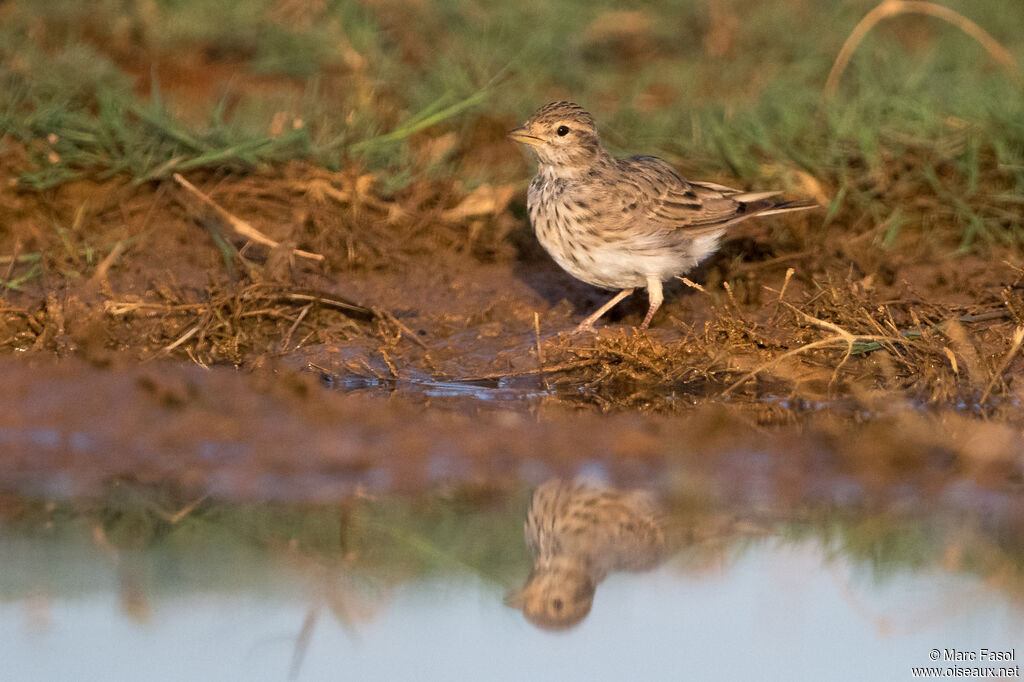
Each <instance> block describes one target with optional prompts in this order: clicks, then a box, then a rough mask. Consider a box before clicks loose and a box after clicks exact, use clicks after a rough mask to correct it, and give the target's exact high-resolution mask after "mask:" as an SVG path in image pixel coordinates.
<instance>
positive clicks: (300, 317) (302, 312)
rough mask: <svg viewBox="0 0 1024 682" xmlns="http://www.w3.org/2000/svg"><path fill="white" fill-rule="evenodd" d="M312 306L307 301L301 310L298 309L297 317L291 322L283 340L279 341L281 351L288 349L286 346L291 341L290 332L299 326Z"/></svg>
mask: <svg viewBox="0 0 1024 682" xmlns="http://www.w3.org/2000/svg"><path fill="white" fill-rule="evenodd" d="M312 307H313V304H312V303H307V304H306V305H305V306H303V307H302V310H300V311H299V315H298V317H296V318H295V321H294V322H292V326H291V327H289V328H288V333H287V334H285V335H284V340H283V341H281V346H280V348H281V350H282V351H286V350H288V346H289V344H291V342H292V334H294V333H295V330H296V329H298V328H299V325H300V324H302V320H304V319H305V318H306V315H307V314H308V313H309V309H310V308H312Z"/></svg>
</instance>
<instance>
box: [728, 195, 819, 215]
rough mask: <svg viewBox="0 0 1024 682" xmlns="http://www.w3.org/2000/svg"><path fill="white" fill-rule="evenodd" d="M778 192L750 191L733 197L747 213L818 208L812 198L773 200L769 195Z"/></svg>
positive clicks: (785, 211) (775, 212) (771, 213)
mask: <svg viewBox="0 0 1024 682" xmlns="http://www.w3.org/2000/svg"><path fill="white" fill-rule="evenodd" d="M776 194H778V192H757V193H754V192H751V193H749V194H745V195H739V196H735V197H733V199H736V200H737V201H739V202H740V203H741V204H743V212H744V213H746V214H749V215H757V216H766V215H776V214H778V213H792V212H793V211H807V210H810V209H812V208H819V205H818V202H817V201H815V200H814V199H809V198H805V199H791V200H789V201H775V200H774V199H772V198H771V197H772V196H774V195H776Z"/></svg>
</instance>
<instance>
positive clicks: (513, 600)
mask: <svg viewBox="0 0 1024 682" xmlns="http://www.w3.org/2000/svg"><path fill="white" fill-rule="evenodd" d="M525 603H526V598H525V597H524V596H523V591H522V590H515V591H514V592H509V593H508V594H506V595H505V606H511V607H512V608H514V609H522V608H523V604H525Z"/></svg>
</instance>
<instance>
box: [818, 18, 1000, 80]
mask: <svg viewBox="0 0 1024 682" xmlns="http://www.w3.org/2000/svg"><path fill="white" fill-rule="evenodd" d="M900 14H924V15H927V16H931V17H935V18H937V19H942V20H944V21H946V22H949V23H950V24H952V25H954V26H956V27H957V28H959V29H960V30H961V31H963V32H964V33H966V34H967V35H969V36H971V37H972V38H974V39H975V40H976V41H977V42H978V43H979V44H980V45H981V46H982V47H983V48H985V50H986V51H987V52H988V53H989V55H991V57H992V58H993V59H994V60H995V61H997V62H998V63H999V64H1001V65H1002V66H1003V67H1004V68H1005V69H1006V70H1007V71H1008V72H1009V73H1010V75H1012V76H1013V77H1014V78H1015V79H1018V80H1019V79H1020V72H1019V70H1018V68H1017V61H1016V60H1015V59H1014V57H1013V53H1011V52H1010V51H1009V50H1007V49H1006V48H1005V47H1003V46H1002V45H1001V44H1000V43H999V41H997V40H996V39H995V38H993V37H992V36H991V35H990V34H989V33H988V32H987V31H986V30H985V29H983V28H981V27H980V26H978V25H977V24H976V23H974V22H973V21H971V20H970V19H968V18H967V17H965V16H964V15H962V14H960V13H959V12H957V11H955V10H952V9H950V8H948V7H943V6H942V5H938V4H936V3H934V2H924V1H923V0H884V1H883V2H882V3H880V4H879V5H878V6H877V7H875V8H874V9H873V10H871V11H870V12H868V13H867V14H866V15H864V18H863V19H861V20H860V22H859V23H858V24H857V25H856V26H855V27H854V29H853V31H852V32H851V33H850V35H849V37H848V38H847V39H846V42H844V43H843V46H842V48H841V49H840V50H839V54H838V55H837V56H836V59H835V62H834V63H833V64H832V69H831V70H830V71H829V74H828V78H827V79H826V81H825V96H826V97H832V96H834V95H835V94H836V92H838V90H839V81H840V79H841V78H842V77H843V73H844V72H845V71H846V67H847V66H848V65H849V63H850V59H851V58H852V57H853V53H854V52H856V51H857V47H858V46H859V45H860V43H861V41H863V40H864V38H865V37H866V36H867V34H868V33H870V32H871V29H873V28H874V27H875V26H876V25H877V24H878V23H879V22H880V21H882V20H883V19H887V18H889V17H894V16H898V15H900Z"/></svg>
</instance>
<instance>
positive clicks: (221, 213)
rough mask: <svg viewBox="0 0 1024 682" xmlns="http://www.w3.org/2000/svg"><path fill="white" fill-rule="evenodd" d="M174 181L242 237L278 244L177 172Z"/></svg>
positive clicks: (310, 255) (295, 251) (315, 255)
mask: <svg viewBox="0 0 1024 682" xmlns="http://www.w3.org/2000/svg"><path fill="white" fill-rule="evenodd" d="M173 177H174V181H175V182H177V183H178V185H180V186H181V187H182V188H184V189H185V190H186V191H187V192H188V193H189V195H190V196H192V197H194V198H195V199H197V200H198V201H199V202H200V203H201V204H202V205H204V206H206V207H207V208H208V209H210V210H211V211H213V212H214V214H215V215H216V216H217V217H218V218H219V219H220V220H221V222H223V223H224V224H226V225H227V226H228V227H230V228H231V229H232V230H233V231H234V232H235V233H236V234H238V235H239V236H241V237H244V238H246V239H248V240H250V241H253V242H256V243H257V244H262V245H264V246H268V247H270V248H272V249H273V248H276V247H278V246H280V242H277V241H274V240H273V239H271V238H270V237H268V236H267V235H265V234H263V233H262V232H260V231H259V230H257V229H256V228H255V227H253V226H252V225H250V224H249V223H248V222H246V221H244V220H242V219H241V218H239V217H237V216H235V215H234V214H232V213H231V212H229V211H228V210H227V209H225V208H224V207H223V206H221V205H220V204H218V203H217V202H215V201H214V200H213V199H211V198H210V197H208V196H207V195H206V194H203V193H202V192H201V191H199V189H198V188H197V187H196V186H195V185H193V184H192V183H191V182H189V181H188V180H186V179H185V178H184V177H182V176H181V175H180V174H179V173H175V174H174V176H173ZM292 253H293V254H295V255H296V256H299V257H300V258H307V259H309V260H315V261H317V262H321V261H323V260H324V257H323V255H321V254H319V253H311V252H309V251H303V250H302V249H292Z"/></svg>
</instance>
